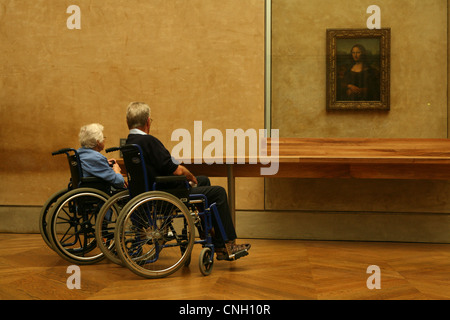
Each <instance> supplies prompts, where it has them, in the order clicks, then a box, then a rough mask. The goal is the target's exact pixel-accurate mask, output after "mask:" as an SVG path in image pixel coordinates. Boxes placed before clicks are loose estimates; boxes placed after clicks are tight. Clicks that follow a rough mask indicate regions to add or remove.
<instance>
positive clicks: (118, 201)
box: [95, 190, 130, 264]
mask: <svg viewBox="0 0 450 320" xmlns="http://www.w3.org/2000/svg"><path fill="white" fill-rule="evenodd" d="M129 200H130V193H129V191H128V190H124V191H121V192H119V193H117V194H115V195H113V196H112V197H111V198H109V199H108V201H106V203H105V204H104V205H103V206H102V208H101V210H100V212H99V214H98V216H97V220H96V222H95V239H96V241H97V245H98V247H99V248H100V250H101V251H102V252H103V254H104V255H105V256H106V257H107V258H108V259H109V260H110V261H112V262H114V263H116V264H122V260H120V258H119V256H118V255H117V252H116V248H115V244H114V231H115V230H116V222H117V218H118V216H119V213H120V211H121V210H122V208H123V207H124V206H125V204H126V203H127V202H128V201H129Z"/></svg>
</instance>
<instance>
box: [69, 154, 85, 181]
mask: <svg viewBox="0 0 450 320" xmlns="http://www.w3.org/2000/svg"><path fill="white" fill-rule="evenodd" d="M67 161H68V162H69V168H70V176H71V178H72V179H71V180H72V186H73V188H78V187H79V185H80V183H81V178H82V177H83V174H82V171H81V163H80V158H79V157H78V153H77V152H76V151H74V153H73V154H72V155H71V154H69V153H67Z"/></svg>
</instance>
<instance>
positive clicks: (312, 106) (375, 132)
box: [272, 0, 448, 138]
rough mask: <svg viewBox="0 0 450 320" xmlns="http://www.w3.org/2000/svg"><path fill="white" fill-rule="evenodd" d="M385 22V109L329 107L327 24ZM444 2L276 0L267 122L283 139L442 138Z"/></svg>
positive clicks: (444, 127) (444, 106)
mask: <svg viewBox="0 0 450 320" xmlns="http://www.w3.org/2000/svg"><path fill="white" fill-rule="evenodd" d="M371 4H376V5H378V6H379V7H380V9H381V27H383V28H391V110H390V111H389V112H370V111H369V112H361V111H359V112H342V111H339V112H327V111H326V109H325V105H326V96H325V89H326V88H325V84H326V66H325V57H326V38H325V35H326V33H325V30H326V29H327V28H331V29H333V28H367V26H366V20H367V19H368V18H369V16H370V14H367V13H366V9H367V7H368V6H369V5H371ZM447 15H448V12H447V1H446V0H426V1H423V0H379V1H372V2H370V1H355V0H339V1H333V0H317V1H302V0H299V1H292V0H275V1H273V4H272V23H273V28H272V39H273V42H272V55H273V57H272V73H273V78H272V83H273V87H272V88H273V89H272V99H273V100H272V101H273V105H272V106H273V107H272V115H273V117H272V122H273V127H274V128H279V129H280V136H282V137H368V138H370V137H377V138H394V137H396V138H397V137H399V138H447Z"/></svg>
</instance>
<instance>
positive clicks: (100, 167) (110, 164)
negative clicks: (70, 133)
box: [77, 123, 125, 189]
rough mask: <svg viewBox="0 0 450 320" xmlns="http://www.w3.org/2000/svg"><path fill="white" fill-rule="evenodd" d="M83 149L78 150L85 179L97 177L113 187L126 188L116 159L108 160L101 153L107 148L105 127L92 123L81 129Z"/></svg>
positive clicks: (80, 138) (80, 139)
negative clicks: (104, 133) (104, 134)
mask: <svg viewBox="0 0 450 320" xmlns="http://www.w3.org/2000/svg"><path fill="white" fill-rule="evenodd" d="M78 138H79V141H80V144H81V148H80V149H78V150H77V152H78V155H79V157H80V161H81V168H82V170H83V177H96V178H98V179H100V180H102V181H104V182H105V185H108V186H109V185H111V186H113V187H114V188H117V189H121V188H124V187H125V180H124V178H123V176H122V174H121V173H120V172H121V170H120V167H119V165H118V164H117V163H116V162H115V160H114V159H110V160H108V159H106V157H105V156H104V155H102V154H101V153H100V151H102V150H103V149H104V148H105V137H104V136H103V126H102V125H101V124H98V123H92V124H88V125H85V126H83V127H81V129H80V133H79V136H78Z"/></svg>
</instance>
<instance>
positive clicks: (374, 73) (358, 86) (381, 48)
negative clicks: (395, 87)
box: [326, 29, 390, 110]
mask: <svg viewBox="0 0 450 320" xmlns="http://www.w3.org/2000/svg"><path fill="white" fill-rule="evenodd" d="M326 87H327V110H389V109H390V103H389V90H390V89H389V88H390V29H372V30H369V29H327V86H326Z"/></svg>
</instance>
